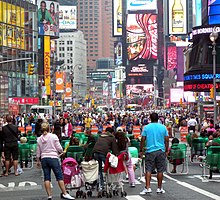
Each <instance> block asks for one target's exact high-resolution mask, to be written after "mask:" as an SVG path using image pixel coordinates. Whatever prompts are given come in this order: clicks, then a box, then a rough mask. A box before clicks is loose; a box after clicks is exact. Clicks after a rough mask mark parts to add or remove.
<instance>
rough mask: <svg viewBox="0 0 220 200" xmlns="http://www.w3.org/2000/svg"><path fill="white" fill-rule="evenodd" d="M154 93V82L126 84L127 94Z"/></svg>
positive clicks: (132, 95) (134, 95) (133, 95)
mask: <svg viewBox="0 0 220 200" xmlns="http://www.w3.org/2000/svg"><path fill="white" fill-rule="evenodd" d="M152 94H153V85H152V84H136V85H126V96H128V97H131V98H132V97H136V96H146V95H152Z"/></svg>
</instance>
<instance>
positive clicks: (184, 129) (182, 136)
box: [180, 126, 188, 142]
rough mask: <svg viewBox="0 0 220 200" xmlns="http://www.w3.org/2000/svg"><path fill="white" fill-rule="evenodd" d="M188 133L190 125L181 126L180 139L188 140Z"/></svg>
mask: <svg viewBox="0 0 220 200" xmlns="http://www.w3.org/2000/svg"><path fill="white" fill-rule="evenodd" d="M187 135H188V127H187V126H181V127H180V140H181V141H182V142H186V136H187Z"/></svg>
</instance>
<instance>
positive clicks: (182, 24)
mask: <svg viewBox="0 0 220 200" xmlns="http://www.w3.org/2000/svg"><path fill="white" fill-rule="evenodd" d="M168 2H169V34H172V35H179V34H187V7H186V0H169V1H168Z"/></svg>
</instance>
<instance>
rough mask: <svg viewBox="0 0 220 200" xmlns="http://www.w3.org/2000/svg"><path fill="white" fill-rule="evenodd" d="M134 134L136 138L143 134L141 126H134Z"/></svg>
mask: <svg viewBox="0 0 220 200" xmlns="http://www.w3.org/2000/svg"><path fill="white" fill-rule="evenodd" d="M132 134H133V135H134V138H138V137H139V136H140V135H141V128H140V126H133V130H132Z"/></svg>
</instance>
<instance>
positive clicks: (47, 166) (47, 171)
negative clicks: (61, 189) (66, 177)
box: [41, 158, 63, 181]
mask: <svg viewBox="0 0 220 200" xmlns="http://www.w3.org/2000/svg"><path fill="white" fill-rule="evenodd" d="M41 166H42V169H43V172H44V181H51V169H52V170H53V173H54V175H55V177H56V180H57V181H61V180H63V174H62V170H61V166H60V163H59V160H58V158H43V159H42V160H41Z"/></svg>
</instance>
